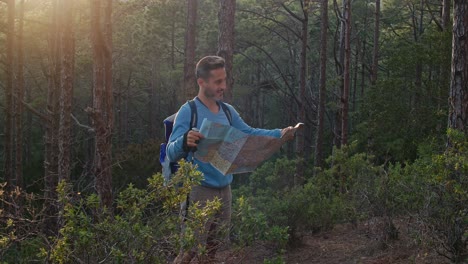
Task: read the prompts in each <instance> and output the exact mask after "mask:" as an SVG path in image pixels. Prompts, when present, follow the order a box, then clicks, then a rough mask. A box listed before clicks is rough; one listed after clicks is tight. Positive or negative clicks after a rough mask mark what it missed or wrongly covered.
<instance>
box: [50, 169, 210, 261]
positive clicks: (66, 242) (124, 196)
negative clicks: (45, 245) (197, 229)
mask: <svg viewBox="0 0 468 264" xmlns="http://www.w3.org/2000/svg"><path fill="white" fill-rule="evenodd" d="M200 180H201V174H200V172H198V171H197V170H195V168H194V167H192V165H191V164H190V163H186V162H183V161H182V162H181V168H180V170H179V171H178V172H177V174H176V176H175V177H174V178H173V180H172V181H171V182H170V183H169V184H168V185H167V186H165V185H164V179H163V177H162V175H161V174H156V175H154V176H153V177H151V178H150V179H148V185H147V187H146V188H145V189H138V188H135V187H134V186H133V185H132V184H130V185H129V186H128V187H127V188H126V189H125V190H123V191H122V192H120V194H119V196H118V198H117V199H116V209H117V211H116V214H115V215H114V216H112V215H111V214H109V213H106V212H101V211H100V210H99V199H98V197H97V196H96V195H95V194H91V195H89V196H87V197H80V196H74V195H71V193H70V191H69V190H70V188H69V187H67V185H64V184H61V185H60V186H59V189H58V192H59V194H60V197H61V199H62V200H61V201H62V203H63V204H64V206H63V216H62V217H63V223H64V224H63V227H62V228H61V229H60V236H59V237H58V238H57V239H56V240H55V241H54V246H53V248H52V250H51V252H50V258H51V260H52V261H53V262H57V263H68V262H70V261H72V262H74V261H85V262H86V261H91V262H100V261H104V260H105V261H110V262H116V263H127V262H137V263H147V262H152V263H164V262H165V261H166V260H167V259H168V258H169V257H170V256H171V255H172V254H174V252H177V248H178V247H179V246H178V244H179V243H181V242H183V241H186V240H187V241H192V240H190V239H184V238H182V241H179V240H180V239H181V238H180V237H179V224H180V217H179V210H180V203H181V202H182V201H185V199H186V197H187V194H188V193H189V192H190V190H191V187H192V186H193V185H195V184H197V183H199V181H200ZM177 186H182V187H177ZM213 210H215V209H213V208H212V207H206V208H201V209H199V211H197V212H196V215H199V216H200V217H198V218H195V219H194V220H193V221H192V222H191V224H193V225H197V226H198V225H199V224H200V222H203V221H204V219H206V218H204V217H209V216H210V215H211V214H212V213H213ZM189 244H190V243H189ZM43 252H44V253H46V252H47V250H45V249H44V250H43ZM47 253H48V254H49V252H47ZM44 257H46V255H44Z"/></svg>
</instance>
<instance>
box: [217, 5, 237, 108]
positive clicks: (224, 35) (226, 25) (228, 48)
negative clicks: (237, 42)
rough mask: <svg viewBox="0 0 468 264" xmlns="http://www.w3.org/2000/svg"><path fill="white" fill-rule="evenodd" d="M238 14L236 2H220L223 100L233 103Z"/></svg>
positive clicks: (219, 37)
mask: <svg viewBox="0 0 468 264" xmlns="http://www.w3.org/2000/svg"><path fill="white" fill-rule="evenodd" d="M235 13H236V0H220V1H219V11H218V25H219V26H218V28H219V35H218V56H220V57H223V58H224V60H225V69H226V75H227V79H226V91H225V92H224V98H223V100H224V101H225V102H227V103H231V102H232V96H233V92H232V90H233V88H234V87H233V85H234V77H233V72H232V66H233V65H232V64H233V53H234V23H235V20H234V19H235Z"/></svg>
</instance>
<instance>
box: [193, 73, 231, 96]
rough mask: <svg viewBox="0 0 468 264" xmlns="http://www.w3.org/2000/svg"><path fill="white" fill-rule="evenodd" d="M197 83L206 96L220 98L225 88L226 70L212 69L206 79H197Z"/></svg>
mask: <svg viewBox="0 0 468 264" xmlns="http://www.w3.org/2000/svg"><path fill="white" fill-rule="evenodd" d="M199 85H200V87H201V88H202V92H203V94H204V95H205V96H206V97H207V98H209V99H213V100H216V101H219V100H222V99H223V95H224V90H225V89H226V70H225V69H224V68H219V69H215V70H212V71H211V72H210V77H209V78H208V79H207V80H204V79H202V78H200V79H199Z"/></svg>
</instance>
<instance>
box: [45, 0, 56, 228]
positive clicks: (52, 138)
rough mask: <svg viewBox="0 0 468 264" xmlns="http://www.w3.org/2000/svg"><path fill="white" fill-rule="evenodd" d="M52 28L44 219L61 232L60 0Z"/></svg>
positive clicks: (47, 224)
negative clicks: (59, 169)
mask: <svg viewBox="0 0 468 264" xmlns="http://www.w3.org/2000/svg"><path fill="white" fill-rule="evenodd" d="M51 19H52V23H51V24H52V25H53V26H52V27H51V30H50V38H49V41H50V42H49V46H50V51H49V73H48V86H47V117H48V121H47V123H46V125H45V127H46V128H45V135H44V141H45V144H44V183H45V187H44V188H45V192H44V196H45V200H46V201H45V206H46V213H45V215H46V216H47V218H46V220H45V221H44V227H45V232H46V234H48V235H55V234H57V232H58V230H57V221H56V215H57V209H58V208H57V205H56V200H57V193H56V191H55V190H56V188H57V180H58V141H57V140H58V136H57V132H58V116H57V110H58V95H59V91H58V89H59V87H60V79H59V76H60V62H59V57H60V49H59V32H60V30H59V22H58V7H57V0H55V1H53V3H52V18H51Z"/></svg>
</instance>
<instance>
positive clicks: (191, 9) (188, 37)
mask: <svg viewBox="0 0 468 264" xmlns="http://www.w3.org/2000/svg"><path fill="white" fill-rule="evenodd" d="M197 11H198V0H187V28H186V30H185V63H184V92H183V93H181V94H184V95H185V98H180V99H179V101H185V100H188V99H192V98H193V97H195V95H197V92H198V89H197V87H196V79H195V48H196V36H197Z"/></svg>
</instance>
